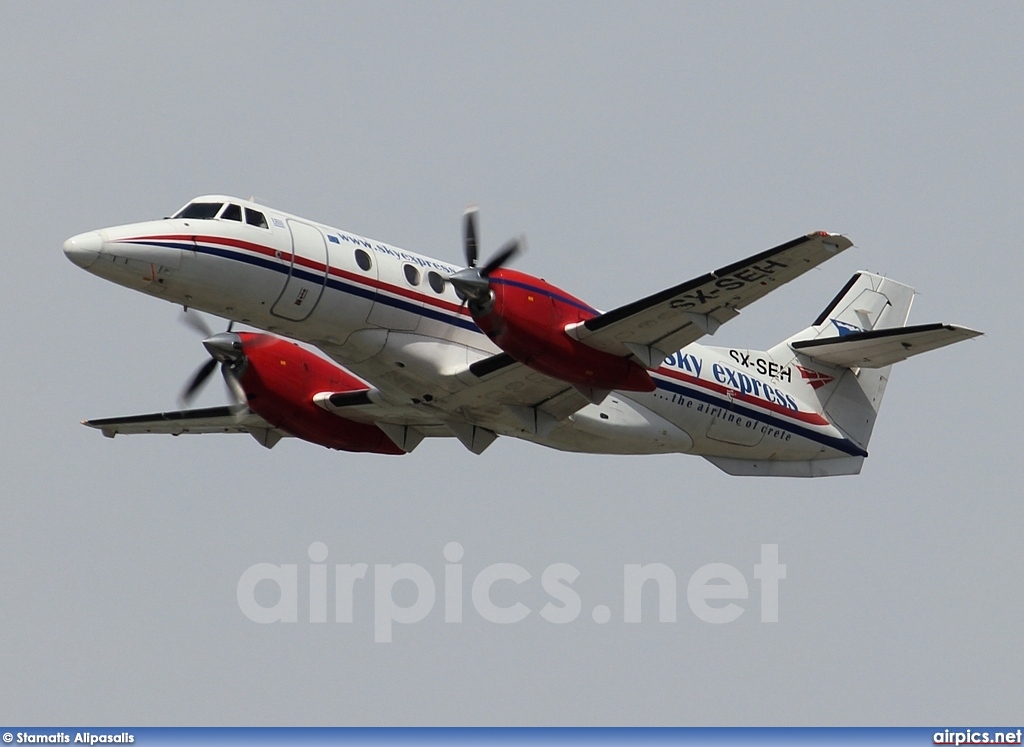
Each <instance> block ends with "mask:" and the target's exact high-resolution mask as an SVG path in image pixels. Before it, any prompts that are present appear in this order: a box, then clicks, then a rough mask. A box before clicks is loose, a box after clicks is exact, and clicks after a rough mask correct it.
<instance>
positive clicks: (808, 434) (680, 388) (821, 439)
mask: <svg viewBox="0 0 1024 747" xmlns="http://www.w3.org/2000/svg"><path fill="white" fill-rule="evenodd" d="M651 378H653V379H654V383H655V384H656V385H657V386H658V388H659V389H665V390H668V391H670V392H675V393H676V394H681V395H683V396H684V397H689V398H690V399H696V400H700V401H701V402H706V403H708V404H711V405H714V406H716V407H721V408H723V409H725V410H728V411H729V412H733V413H736V414H737V415H743V416H744V417H747V418H751V419H752V420H757V421H759V422H761V423H764V424H765V425H771V426H774V427H776V428H780V429H782V430H784V431H788V432H790V433H792V434H794V435H796V436H801V437H802V438H806V439H807V440H809V441H814V442H815V443H819V444H822V445H823V446H828V447H829V448H831V449H835V450H836V451H841V452H843V453H844V454H850V455H851V456H862V457H866V456H867V455H868V453H867V452H866V451H865V450H864V449H862V448H861V447H860V446H858V445H857V444H855V443H853V441H850V440H849V439H846V438H836V437H835V436H826V435H824V434H822V433H818V432H817V431H813V430H811V429H810V428H805V427H804V426H801V425H795V424H793V423H789V422H787V421H785V420H782V419H781V418H778V417H775V416H774V415H767V414H765V413H761V412H758V411H756V410H752V409H750V408H749V407H745V406H744V405H741V404H738V403H736V402H735V401H734V402H732V403H730V402H729V401H728V400H726V399H722V398H721V397H716V396H715V395H714V394H711V393H709V392H705V391H702V390H700V389H696V388H690V387H688V386H685V385H683V384H680V383H677V382H675V381H669V380H666V379H663V378H661V377H659V376H657V375H652V377H651Z"/></svg>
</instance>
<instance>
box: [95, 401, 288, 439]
mask: <svg viewBox="0 0 1024 747" xmlns="http://www.w3.org/2000/svg"><path fill="white" fill-rule="evenodd" d="M82 425H87V426H89V427H90V428H97V429H99V430H100V431H102V432H103V435H104V436H107V437H108V438H113V437H114V436H117V435H119V434H126V435H127V434H137V433H164V434H170V435H172V436H180V435H181V434H182V433H249V434H251V435H252V436H253V437H254V438H255V439H256V440H257V441H259V442H260V443H261V444H263V445H264V446H268V448H269V447H270V446H273V445H274V444H275V443H277V441H278V440H279V439H280V438H281V437H282V436H285V435H287V434H286V433H284V432H283V431H280V430H277V429H275V428H274V426H272V425H271V424H270V423H268V422H267V421H266V420H264V419H263V418H261V417H260V416H259V415H257V414H256V413H254V412H252V411H250V410H245V411H244V412H242V413H236V412H235V410H234V409H233V408H231V407H204V408H201V409H198V410H175V411H172V412H155V413H151V414H148V415H129V416H127V417H123V418H100V419H97V420H83V421H82ZM268 444H269V445H268Z"/></svg>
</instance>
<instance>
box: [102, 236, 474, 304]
mask: <svg viewBox="0 0 1024 747" xmlns="http://www.w3.org/2000/svg"><path fill="white" fill-rule="evenodd" d="M117 241H118V242H123V243H126V244H127V243H132V242H136V241H186V242H194V243H200V242H201V243H204V244H219V245H221V246H229V247H231V248H233V249H243V250H245V251H250V252H253V253H255V254H261V255H263V256H265V257H272V258H274V259H278V260H280V261H281V263H282V264H284V265H290V264H291V263H292V254H291V253H290V252H285V251H279V250H277V249H272V248H271V247H269V246H264V245H263V244H254V243H252V242H250V241H242V240H241V239H233V238H230V237H227V236H200V235H193V234H165V235H158V236H135V237H133V238H128V239H118V240H117ZM295 264H296V265H299V266H300V267H304V268H306V269H308V270H314V271H316V272H324V271H325V269H326V271H327V272H328V273H329V274H330V275H331V276H332V277H337V278H342V279H345V280H348V281H350V282H353V283H359V284H361V285H365V286H368V287H370V288H374V289H376V290H382V291H385V292H387V293H391V294H393V295H396V296H402V297H404V298H408V299H410V300H413V301H419V302H422V303H424V304H428V305H430V306H433V307H434V308H437V309H441V310H443V311H447V312H448V313H450V314H458V315H460V316H467V317H471V316H472V315H471V314H470V313H469V309H467V308H466V306H465V305H460V304H456V303H452V302H451V301H445V300H444V299H443V298H437V297H435V296H429V295H427V294H425V293H420V292H419V291H415V290H413V289H411V288H402V287H400V286H397V285H391V284H390V283H387V282H385V281H383V280H378V279H377V278H370V277H364V276H362V275H356V274H355V273H354V272H349V271H348V270H342V269H341V268H338V267H330V266H328V265H324V264H322V263H320V262H316V261H314V260H311V259H307V258H306V257H303V256H301V255H295Z"/></svg>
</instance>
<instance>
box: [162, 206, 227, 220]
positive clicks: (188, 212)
mask: <svg viewBox="0 0 1024 747" xmlns="http://www.w3.org/2000/svg"><path fill="white" fill-rule="evenodd" d="M223 206H224V203H223V202H190V203H189V204H188V205H186V206H185V207H183V208H182V209H181V210H179V211H178V213H177V215H175V216H174V217H175V218H193V219H196V220H209V219H211V218H216V217H217V213H219V212H220V209H221V208H222V207H223Z"/></svg>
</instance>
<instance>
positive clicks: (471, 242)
mask: <svg viewBox="0 0 1024 747" xmlns="http://www.w3.org/2000/svg"><path fill="white" fill-rule="evenodd" d="M477 212H478V208H477V207H476V206H475V205H470V206H469V207H468V208H466V212H465V214H464V215H463V216H462V235H463V239H464V247H465V250H466V267H476V260H477V249H476V214H477Z"/></svg>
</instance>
